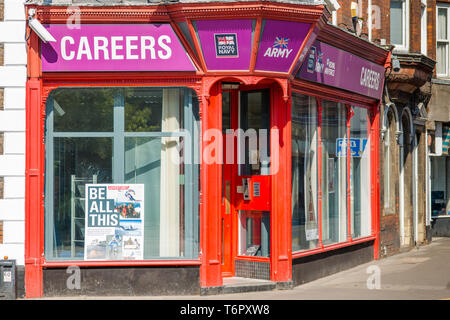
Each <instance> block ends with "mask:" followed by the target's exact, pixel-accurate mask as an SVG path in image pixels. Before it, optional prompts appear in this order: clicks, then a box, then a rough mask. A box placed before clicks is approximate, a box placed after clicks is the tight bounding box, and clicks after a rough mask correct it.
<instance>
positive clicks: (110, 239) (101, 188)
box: [84, 184, 145, 260]
mask: <svg viewBox="0 0 450 320" xmlns="http://www.w3.org/2000/svg"><path fill="white" fill-rule="evenodd" d="M85 205H86V207H85V208H86V217H85V240H84V258H85V260H142V259H143V258H144V213H145V211H144V185H143V184H87V185H86V204H85Z"/></svg>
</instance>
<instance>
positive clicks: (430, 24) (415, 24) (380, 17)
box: [337, 0, 450, 59]
mask: <svg viewBox="0 0 450 320" xmlns="http://www.w3.org/2000/svg"><path fill="white" fill-rule="evenodd" d="M352 1H353V2H355V3H360V4H361V5H358V8H359V16H360V17H361V18H363V19H364V20H363V21H364V22H363V30H362V34H361V37H363V38H367V37H368V34H369V31H368V25H369V23H368V12H367V4H368V1H367V0H342V1H339V4H340V5H341V8H340V9H339V10H338V11H337V25H338V26H340V27H342V28H344V29H349V30H351V31H353V24H352V15H351V2H352ZM409 1H410V6H409V9H410V12H409V19H410V20H409V31H410V32H409V45H410V51H411V52H420V51H421V39H420V36H421V21H420V18H421V1H420V0H409ZM439 2H446V3H450V0H442V1H439ZM435 25H436V0H427V30H428V34H427V47H428V56H429V57H430V58H432V59H435V57H436V48H435V47H436V34H435ZM382 39H384V40H385V41H386V44H389V43H390V1H389V0H372V41H373V42H375V43H378V44H379V43H381V40H382Z"/></svg>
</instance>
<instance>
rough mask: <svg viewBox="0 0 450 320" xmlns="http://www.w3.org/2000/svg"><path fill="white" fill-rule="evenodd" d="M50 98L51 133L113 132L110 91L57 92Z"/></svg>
mask: <svg viewBox="0 0 450 320" xmlns="http://www.w3.org/2000/svg"><path fill="white" fill-rule="evenodd" d="M52 98H53V99H52V102H53V109H54V131H56V132H88V131H90V132H112V131H113V127H114V116H113V110H114V90H113V89H106V88H92V89H89V88H83V89H58V90H55V91H54V92H53V93H52Z"/></svg>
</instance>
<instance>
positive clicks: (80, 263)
mask: <svg viewBox="0 0 450 320" xmlns="http://www.w3.org/2000/svg"><path fill="white" fill-rule="evenodd" d="M174 265H186V266H187V265H201V261H200V260H193V259H192V260H188V259H186V260H185V259H179V260H177V259H173V260H139V261H132V260H130V261H67V260H66V261H44V263H43V264H42V267H49V268H51V267H55V268H58V267H125V266H127V267H132V266H174Z"/></svg>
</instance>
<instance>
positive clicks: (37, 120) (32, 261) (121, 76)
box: [25, 1, 384, 298]
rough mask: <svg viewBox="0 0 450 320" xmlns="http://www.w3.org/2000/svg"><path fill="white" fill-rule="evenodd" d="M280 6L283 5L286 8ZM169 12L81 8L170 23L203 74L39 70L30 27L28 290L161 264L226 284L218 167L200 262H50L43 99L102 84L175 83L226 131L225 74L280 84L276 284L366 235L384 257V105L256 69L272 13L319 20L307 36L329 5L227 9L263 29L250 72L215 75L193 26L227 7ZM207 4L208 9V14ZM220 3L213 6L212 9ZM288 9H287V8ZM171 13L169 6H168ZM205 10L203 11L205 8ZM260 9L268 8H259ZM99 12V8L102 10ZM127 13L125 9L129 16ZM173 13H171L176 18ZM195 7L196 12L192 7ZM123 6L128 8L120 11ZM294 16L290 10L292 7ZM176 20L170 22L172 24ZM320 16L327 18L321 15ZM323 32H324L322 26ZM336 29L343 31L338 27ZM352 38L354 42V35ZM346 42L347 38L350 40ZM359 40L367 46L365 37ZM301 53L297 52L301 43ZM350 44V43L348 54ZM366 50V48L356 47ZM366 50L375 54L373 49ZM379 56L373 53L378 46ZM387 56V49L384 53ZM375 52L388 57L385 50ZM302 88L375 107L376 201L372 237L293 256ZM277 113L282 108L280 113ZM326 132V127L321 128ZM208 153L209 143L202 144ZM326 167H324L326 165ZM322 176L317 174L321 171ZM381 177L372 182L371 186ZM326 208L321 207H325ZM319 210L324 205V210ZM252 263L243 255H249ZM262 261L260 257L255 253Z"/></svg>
mask: <svg viewBox="0 0 450 320" xmlns="http://www.w3.org/2000/svg"><path fill="white" fill-rule="evenodd" d="M185 6H187V7H189V6H192V7H197V6H198V7H201V8H199V10H197V11H196V9H194V10H192V11H190V12H189V13H188V14H189V15H191V16H189V17H187V18H186V17H185V16H183V15H184V13H183V8H184V7H185ZM279 6H284V7H286V8H283V10H279ZM162 7H163V9H164V10H161V12H157V10H155V7H152V8H149V7H137V6H136V7H133V8H131V9H130V7H115V8H106V9H104V8H103V9H99V8H87V7H83V8H82V9H81V11H82V20H83V23H93V24H95V23H105V22H108V21H115V22H116V23H149V21H150V22H155V23H170V24H171V26H172V27H173V29H174V31H175V32H176V34H177V36H178V38H179V39H180V41H181V43H182V45H183V46H184V48H185V49H186V51H187V53H188V54H189V56H190V58H191V60H192V63H193V65H194V66H195V67H196V68H197V69H198V71H197V72H172V73H161V72H160V73H158V72H152V73H149V72H118V73H114V72H92V73H85V72H80V73H71V72H65V73H42V70H41V56H40V45H41V43H40V41H39V39H38V37H37V36H36V34H34V33H32V32H31V30H30V29H29V28H28V27H27V34H30V32H31V36H30V38H29V39H28V69H27V84H26V90H27V98H26V99H27V100H26V170H25V181H26V193H25V198H26V201H25V206H26V208H25V221H26V222H25V226H26V230H25V238H26V239H25V265H26V268H25V282H26V288H27V290H26V296H27V298H31V297H41V296H42V295H43V268H57V267H66V266H74V265H75V266H80V267H91V266H95V267H98V266H103V267H114V266H133V265H134V266H156V265H199V266H200V286H201V287H202V288H204V287H220V286H222V284H223V281H222V274H221V267H220V258H221V256H220V245H221V240H220V237H219V235H220V232H217V229H218V227H219V221H220V193H221V189H220V188H219V187H218V184H217V181H220V179H221V171H220V169H221V167H220V165H215V164H213V165H207V164H205V163H201V165H200V180H201V181H200V188H201V195H200V226H199V228H200V253H199V258H198V259H195V260H183V259H176V260H175V259H174V260H148V261H147V260H146V261H104V262H89V261H62V262H51V261H46V260H45V257H44V255H43V254H44V208H45V202H44V181H45V143H44V129H45V103H46V99H47V97H48V95H49V93H50V92H51V91H52V90H53V89H56V88H59V87H100V86H118V87H119V86H120V87H123V86H148V87H151V86H158V87H165V86H177V87H181V86H183V87H187V88H191V89H193V90H194V91H195V92H196V93H197V97H198V99H199V104H200V119H201V129H202V131H205V130H208V129H210V128H215V129H218V128H221V111H222V110H221V108H220V103H221V102H220V99H221V93H220V87H219V83H220V81H222V80H230V78H231V79H233V80H237V81H239V82H241V83H243V84H245V85H248V86H253V87H252V88H257V87H258V85H260V84H261V83H263V82H264V81H266V83H276V86H275V87H276V89H275V90H273V95H272V98H271V99H272V103H273V104H274V108H272V115H271V116H272V117H273V119H274V123H275V124H276V125H277V126H278V127H279V128H282V131H281V135H280V139H282V140H283V141H285V142H288V143H284V144H283V145H282V148H281V147H280V167H281V170H280V171H279V172H278V173H277V175H273V176H271V183H272V185H274V186H282V188H280V189H278V188H274V189H273V191H274V192H272V195H271V201H272V209H273V211H274V212H275V213H276V220H275V221H274V223H273V224H272V225H271V236H272V237H273V238H272V239H273V240H272V243H275V244H276V245H275V246H273V248H271V249H272V250H271V257H270V263H271V280H273V281H277V282H289V281H291V280H292V258H296V257H300V256H303V255H309V254H315V253H319V252H324V251H327V250H333V249H336V248H340V247H344V246H349V245H353V244H356V243H360V242H363V241H373V240H374V241H375V243H374V256H375V258H377V257H378V232H379V231H378V230H379V226H378V221H379V218H378V212H379V211H378V201H377V199H378V193H379V190H378V188H379V186H378V183H379V170H378V166H379V160H378V152H377V150H378V143H379V142H378V139H377V137H378V136H377V134H378V132H379V131H378V130H379V123H378V122H379V102H377V101H374V100H371V99H369V98H367V97H364V96H361V95H356V94H351V93H348V92H344V91H342V90H339V89H333V88H330V87H326V86H323V85H317V84H312V83H308V82H306V81H301V80H297V79H294V80H293V79H292V76H291V74H292V73H293V72H294V67H295V63H294V64H293V65H292V66H291V68H290V71H289V73H288V74H281V73H277V72H261V71H255V63H256V58H257V56H256V54H257V51H256V48H257V47H258V41H257V38H258V37H259V35H260V33H261V23H262V20H263V19H268V18H275V19H280V20H287V21H290V20H293V21H299V20H302V21H306V22H310V23H312V25H311V28H310V30H309V31H308V37H309V36H311V34H313V31H314V30H315V29H314V23H316V26H319V25H320V28H321V27H323V26H324V25H325V21H326V20H327V14H324V12H323V10H324V8H323V6H317V7H315V8H313V7H312V6H297V5H293V4H279V3H277V4H274V3H265V2H261V1H256V2H252V3H249V4H242V7H243V11H242V12H240V13H236V12H235V11H234V10H230V11H233V13H231V14H230V15H227V16H226V17H227V19H228V18H231V17H235V18H237V17H242V16H243V15H244V16H246V17H247V18H249V19H255V20H256V21H257V23H256V30H255V37H254V39H255V40H254V43H253V44H252V46H253V52H252V56H251V63H250V68H249V70H248V71H242V72H234V71H213V72H208V70H207V68H206V63H205V61H204V57H203V55H202V53H201V51H202V48H201V46H200V44H199V41H198V39H197V37H196V36H195V30H194V27H193V24H192V21H191V20H192V19H211V18H215V19H218V18H222V19H223V18H224V11H226V10H228V9H230V8H226V5H223V4H198V5H197V4H176V5H173V6H170V8H171V9H170V10H169V9H168V8H169V6H162ZM204 9H206V10H204ZM211 9H213V10H211ZM285 9H288V10H285ZM130 10H131V11H136V10H140V11H139V15H133V14H128V12H129V11H130ZM165 10H167V11H165ZM202 10H203V11H202ZM258 10H260V11H261V12H259V13H257V14H255V12H257V11H258ZM97 11H102V13H101V14H99V12H97ZM122 11H123V12H122ZM169 11H170V13H171V15H169ZM187 11H189V10H187ZM120 12H122V13H120ZM288 12H289V13H288ZM38 13H40V14H42V15H43V17H44V18H43V19H44V20H45V23H59V24H61V23H65V22H66V18H67V13H66V7H56V6H55V7H51V8H45V9H44V10H41V11H39V12H38ZM172 19H173V20H172ZM319 19H320V22H318V20H319ZM184 21H186V22H187V29H188V32H189V33H190V36H191V37H192V39H193V42H194V43H193V47H191V45H190V44H189V41H187V40H186V38H185V37H184V36H183V32H182V31H181V29H180V27H179V26H178V24H177V23H178V22H184ZM320 28H318V29H317V30H315V31H317V32H318V30H319V29H320ZM336 32H337V31H336ZM342 37H344V38H345V37H346V40H352V39H353V37H352V36H350V35H346V34H344V33H343V35H342ZM347 42H348V43H351V41H347ZM342 43H346V41H343V42H342ZM360 44H361V46H364V45H365V46H369V45H368V44H363V41H362V40H361V41H360ZM305 45H306V44H303V47H302V49H300V50H299V51H298V53H297V58H298V57H300V55H301V53H302V51H303V48H304V47H305ZM351 49H352V48H349V51H351ZM358 50H360V48H358ZM360 52H361V54H362V55H365V56H367V59H369V58H368V57H369V56H370V54H369V53H370V51H369V53H364V50H360ZM372 53H373V51H372ZM383 54H384V53H383ZM378 55H381V54H379V53H378ZM291 89H292V90H294V91H298V92H301V93H304V94H308V95H313V96H316V97H318V98H319V99H328V100H333V101H334V100H335V98H334V97H340V99H341V100H340V101H339V102H343V103H346V104H351V105H357V106H362V107H365V108H368V109H370V110H371V111H372V114H373V119H374V120H373V122H372V126H371V131H370V132H371V138H372V141H373V143H372V145H371V148H372V149H371V182H372V191H371V206H372V211H371V212H372V235H371V236H370V237H367V238H361V239H358V240H352V239H350V241H348V242H345V243H339V244H337V245H333V246H325V247H321V248H318V249H315V250H311V251H305V252H301V253H294V254H293V253H292V251H291V249H292V248H291V205H290V203H289V202H288V201H285V199H287V198H289V199H290V196H291V190H290V179H291V162H290V161H291V145H290V143H291V132H290V130H291V122H290V114H291V102H290V100H289V94H290V91H291ZM275 110H279V111H277V112H275ZM319 130H320V128H319ZM200 144H201V149H200V150H201V152H203V148H204V146H205V144H204V143H203V142H202V141H201V142H200ZM319 170H320V168H319ZM319 175H320V172H319ZM374 183H375V184H374ZM319 208H320V207H319ZM319 214H320V211H319ZM243 259H245V257H243ZM256 260H258V259H256Z"/></svg>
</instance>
